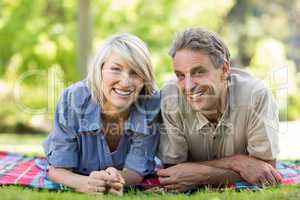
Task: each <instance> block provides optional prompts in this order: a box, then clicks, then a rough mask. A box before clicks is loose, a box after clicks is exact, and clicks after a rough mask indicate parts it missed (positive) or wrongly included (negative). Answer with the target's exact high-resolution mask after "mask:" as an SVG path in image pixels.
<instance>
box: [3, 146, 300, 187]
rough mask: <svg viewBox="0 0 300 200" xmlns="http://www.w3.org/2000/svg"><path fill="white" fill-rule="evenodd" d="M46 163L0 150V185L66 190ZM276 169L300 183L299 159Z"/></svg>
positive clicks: (152, 183)
mask: <svg viewBox="0 0 300 200" xmlns="http://www.w3.org/2000/svg"><path fill="white" fill-rule="evenodd" d="M47 168H48V163H47V161H46V159H45V158H43V157H30V156H24V155H21V154H16V153H9V152H4V151H0V185H22V186H30V187H34V188H45V189H50V190H66V189H67V188H66V187H64V186H63V185H61V184H57V183H55V182H53V181H51V180H49V179H48V177H47ZM277 169H278V170H279V173H280V174H281V175H282V177H283V183H282V184H283V185H294V184H299V183H300V161H279V162H278V163H277ZM159 186H160V183H159V181H158V179H157V178H148V179H145V180H144V182H143V183H142V184H141V185H140V187H139V188H142V189H150V188H157V187H159ZM229 187H230V188H233V189H237V190H240V189H251V190H256V189H259V187H258V186H255V185H251V184H249V183H246V182H237V183H234V184H231V185H229Z"/></svg>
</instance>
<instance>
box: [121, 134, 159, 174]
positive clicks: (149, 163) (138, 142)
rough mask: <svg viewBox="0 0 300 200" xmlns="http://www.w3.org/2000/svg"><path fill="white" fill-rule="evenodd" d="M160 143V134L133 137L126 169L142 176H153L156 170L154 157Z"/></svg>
mask: <svg viewBox="0 0 300 200" xmlns="http://www.w3.org/2000/svg"><path fill="white" fill-rule="evenodd" d="M158 142H159V133H158V132H157V133H154V134H151V135H143V134H139V135H137V134H136V136H133V137H132V143H131V145H130V150H129V152H128V154H127V157H126V160H125V165H124V168H127V169H130V170H132V171H134V172H136V173H138V174H139V175H141V176H146V175H149V174H153V173H154V168H155V160H154V157H155V154H156V150H157V146H158Z"/></svg>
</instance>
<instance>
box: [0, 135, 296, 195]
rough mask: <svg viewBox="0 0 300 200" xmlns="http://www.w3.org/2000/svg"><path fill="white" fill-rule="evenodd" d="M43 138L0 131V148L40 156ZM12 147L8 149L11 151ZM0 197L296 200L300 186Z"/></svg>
mask: <svg viewBox="0 0 300 200" xmlns="http://www.w3.org/2000/svg"><path fill="white" fill-rule="evenodd" d="M46 137H47V135H45V134H35V135H32V134H22V135H17V134H11V133H0V150H10V151H14V152H19V153H23V154H26V155H43V152H42V146H41V142H42V141H43V140H44V139H45V138H46ZM11 149H12V150H11ZM0 199H1V200H43V199H45V200H52V199H53V200H54V199H63V200H83V199H87V200H89V199H91V200H94V199H125V200H126V199H142V200H146V199H176V200H179V199H197V200H198V199H200V200H201V199H208V200H223V199H241V200H247V199H255V200H260V199H261V200H265V199H270V200H276V199H290V200H298V199H300V185H297V186H281V187H277V188H270V189H265V190H261V191H258V192H250V191H242V192H235V191H233V190H225V191H224V192H213V191H211V190H205V191H200V192H197V193H195V194H194V195H192V196H186V195H182V194H181V195H171V194H163V195H158V194H150V193H145V192H129V193H127V194H125V195H124V196H123V197H121V198H120V197H113V196H111V195H104V196H102V197H99V196H98V197H94V196H90V195H85V194H79V193H75V192H53V191H48V190H37V189H30V188H23V187H19V186H5V187H0Z"/></svg>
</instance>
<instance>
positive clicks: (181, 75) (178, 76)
mask: <svg viewBox="0 0 300 200" xmlns="http://www.w3.org/2000/svg"><path fill="white" fill-rule="evenodd" d="M176 76H177V78H178V80H183V79H184V75H183V74H176Z"/></svg>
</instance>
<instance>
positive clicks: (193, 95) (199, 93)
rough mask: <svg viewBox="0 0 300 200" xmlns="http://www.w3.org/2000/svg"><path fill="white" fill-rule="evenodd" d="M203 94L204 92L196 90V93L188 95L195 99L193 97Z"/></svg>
mask: <svg viewBox="0 0 300 200" xmlns="http://www.w3.org/2000/svg"><path fill="white" fill-rule="evenodd" d="M203 94H204V92H202V91H200V92H198V93H196V94H192V95H190V97H191V98H192V99H195V98H197V97H200V96H202V95H203Z"/></svg>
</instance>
